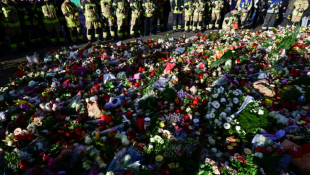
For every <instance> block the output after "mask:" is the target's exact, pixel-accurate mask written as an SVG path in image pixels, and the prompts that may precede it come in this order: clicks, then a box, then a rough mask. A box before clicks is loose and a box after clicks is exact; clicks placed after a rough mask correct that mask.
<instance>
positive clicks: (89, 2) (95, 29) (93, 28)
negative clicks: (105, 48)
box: [82, 0, 101, 42]
mask: <svg viewBox="0 0 310 175" xmlns="http://www.w3.org/2000/svg"><path fill="white" fill-rule="evenodd" d="M99 8H100V7H99V5H98V4H97V3H96V2H95V0H84V1H83V4H82V9H83V13H84V15H85V26H86V28H87V34H86V35H87V40H88V42H91V39H92V35H94V33H95V38H96V39H97V40H98V41H99V36H100V27H101V24H100V22H99V19H98V14H99Z"/></svg>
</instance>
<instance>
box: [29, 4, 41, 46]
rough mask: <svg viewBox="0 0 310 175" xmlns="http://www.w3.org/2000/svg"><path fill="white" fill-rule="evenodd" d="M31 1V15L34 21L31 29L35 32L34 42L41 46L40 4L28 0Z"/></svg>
mask: <svg viewBox="0 0 310 175" xmlns="http://www.w3.org/2000/svg"><path fill="white" fill-rule="evenodd" d="M29 2H30V3H31V9H32V12H33V16H34V17H35V19H36V20H35V21H34V22H33V30H34V31H35V33H36V35H35V36H36V42H37V43H39V45H38V46H39V47H40V46H41V45H40V44H41V43H42V29H43V28H42V26H43V24H42V10H41V8H40V4H39V3H38V2H37V1H35V0H32V1H29Z"/></svg>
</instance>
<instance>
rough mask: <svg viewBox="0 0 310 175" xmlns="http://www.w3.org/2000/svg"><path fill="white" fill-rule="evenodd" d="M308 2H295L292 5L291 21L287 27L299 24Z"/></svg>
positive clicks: (297, 0) (298, 0) (301, 0)
mask: <svg viewBox="0 0 310 175" xmlns="http://www.w3.org/2000/svg"><path fill="white" fill-rule="evenodd" d="M308 6H309V2H308V0H296V1H295V3H294V10H293V13H292V17H291V20H290V21H289V22H288V27H289V26H292V25H293V26H297V25H298V24H299V23H300V20H301V17H302V16H303V13H304V12H305V11H306V10H307V9H308Z"/></svg>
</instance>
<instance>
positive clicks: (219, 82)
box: [211, 75, 227, 87]
mask: <svg viewBox="0 0 310 175" xmlns="http://www.w3.org/2000/svg"><path fill="white" fill-rule="evenodd" d="M226 84H227V78H226V77H225V76H224V75H222V76H221V77H220V78H219V79H218V80H215V81H214V82H213V83H212V85H211V87H214V86H223V85H226Z"/></svg>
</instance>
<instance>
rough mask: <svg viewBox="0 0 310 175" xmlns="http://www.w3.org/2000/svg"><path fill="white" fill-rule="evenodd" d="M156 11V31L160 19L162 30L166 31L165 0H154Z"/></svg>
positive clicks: (155, 30)
mask: <svg viewBox="0 0 310 175" xmlns="http://www.w3.org/2000/svg"><path fill="white" fill-rule="evenodd" d="M154 5H155V7H156V8H155V13H154V27H153V29H154V33H155V34H156V32H157V24H158V20H159V24H160V31H161V32H162V31H164V1H163V0H154Z"/></svg>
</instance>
